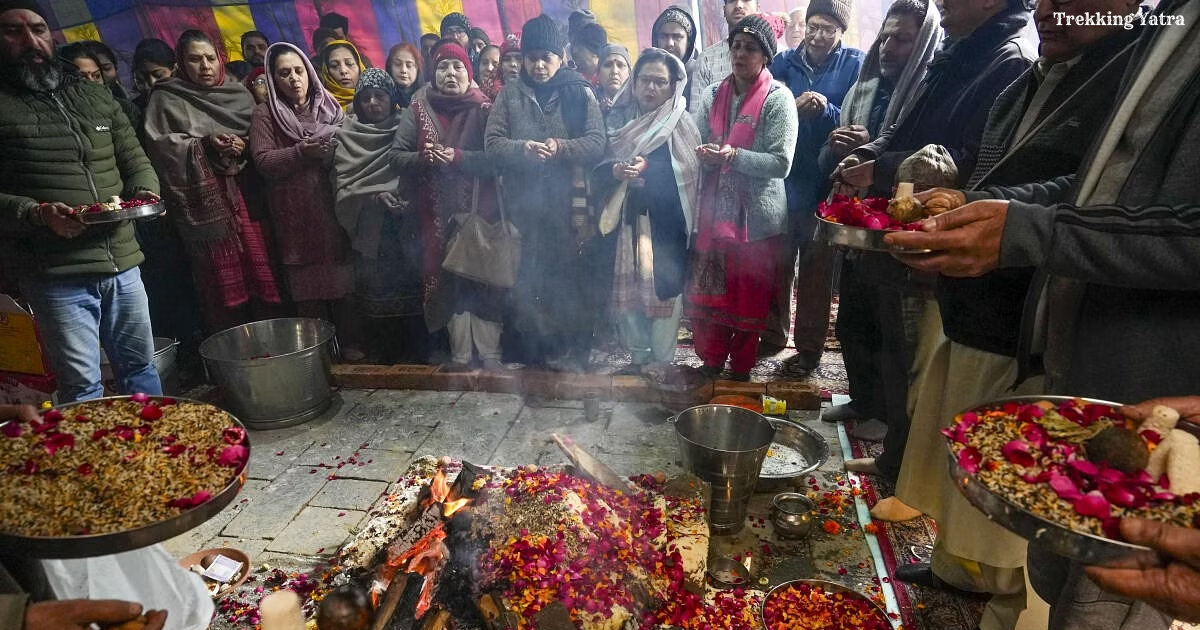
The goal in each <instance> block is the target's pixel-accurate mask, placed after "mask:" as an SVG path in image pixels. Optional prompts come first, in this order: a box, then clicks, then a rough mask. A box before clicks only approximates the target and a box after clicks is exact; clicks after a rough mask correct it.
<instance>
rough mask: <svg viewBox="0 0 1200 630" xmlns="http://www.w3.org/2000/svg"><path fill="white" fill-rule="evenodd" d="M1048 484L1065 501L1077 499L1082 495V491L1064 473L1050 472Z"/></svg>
mask: <svg viewBox="0 0 1200 630" xmlns="http://www.w3.org/2000/svg"><path fill="white" fill-rule="evenodd" d="M1049 484H1050V488H1051V489H1053V490H1054V492H1055V494H1057V495H1058V496H1059V497H1061V498H1063V499H1064V500H1066V501H1077V500H1078V499H1079V498H1080V497H1082V496H1083V493H1081V492H1080V491H1079V486H1077V485H1075V482H1074V481H1072V480H1071V478H1070V477H1068V476H1066V475H1060V474H1057V473H1051V475H1050V481H1049Z"/></svg>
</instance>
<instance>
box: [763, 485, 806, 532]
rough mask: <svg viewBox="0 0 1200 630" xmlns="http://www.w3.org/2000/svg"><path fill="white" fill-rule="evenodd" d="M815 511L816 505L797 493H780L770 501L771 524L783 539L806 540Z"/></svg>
mask: <svg viewBox="0 0 1200 630" xmlns="http://www.w3.org/2000/svg"><path fill="white" fill-rule="evenodd" d="M816 511H817V504H816V503H813V500H812V499H810V498H808V497H807V496H806V495H803V494H800V493H799V492H780V493H779V494H777V495H775V498H773V499H771V522H772V523H773V524H774V525H775V533H776V534H777V535H778V536H780V537H783V538H807V537H808V535H809V534H811V533H812V528H813V517H814V515H815V514H816Z"/></svg>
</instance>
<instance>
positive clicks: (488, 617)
mask: <svg viewBox="0 0 1200 630" xmlns="http://www.w3.org/2000/svg"><path fill="white" fill-rule="evenodd" d="M479 612H480V614H482V615H483V620H484V621H485V622H487V626H488V630H505V628H516V627H518V625H519V623H518V622H519V621H520V618H518V617H517V615H516V614H515V613H513V612H512V611H511V610H509V609H508V607H507V606H505V605H504V600H503V599H502V598H501V596H500V593H484V594H483V596H482V597H480V598H479Z"/></svg>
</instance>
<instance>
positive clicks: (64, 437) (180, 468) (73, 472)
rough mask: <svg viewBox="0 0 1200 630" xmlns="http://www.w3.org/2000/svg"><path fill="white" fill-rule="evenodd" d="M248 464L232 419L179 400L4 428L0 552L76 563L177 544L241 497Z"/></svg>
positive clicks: (60, 411) (124, 404)
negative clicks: (176, 539)
mask: <svg viewBox="0 0 1200 630" xmlns="http://www.w3.org/2000/svg"><path fill="white" fill-rule="evenodd" d="M249 457H250V442H249V439H248V438H247V436H246V430H245V428H244V427H243V426H242V424H241V422H239V421H238V420H237V418H234V417H233V416H232V415H230V414H229V413H227V412H225V411H223V410H221V409H220V408H218V407H214V406H212V405H209V404H206V403H201V402H198V401H193V400H188V399H183V398H169V397H162V396H158V397H155V396H145V395H134V396H120V397H113V398H101V399H97V400H91V401H86V402H80V403H73V404H69V405H62V406H59V407H54V408H52V409H48V410H46V411H45V412H43V413H42V414H41V416H40V417H38V418H37V419H36V420H34V421H32V422H19V421H15V420H13V421H9V422H5V423H3V424H0V465H2V466H3V467H4V474H3V475H0V494H2V495H3V496H4V497H5V510H3V511H0V553H4V554H9V555H15V556H21V557H30V558H82V557H88V556H96V555H107V554H112V553H118V552H122V551H128V550H130V549H137V548H140V547H145V546H147V545H151V544H154V543H157V542H160V541H163V540H166V539H168V538H171V537H174V536H177V535H179V534H181V533H183V532H185V531H187V530H189V529H192V528H193V527H196V526H197V525H200V524H201V523H203V522H205V521H207V520H208V519H209V518H211V517H212V516H213V515H215V514H216V513H217V512H219V511H220V510H221V509H222V508H224V507H225V506H226V505H228V504H229V503H230V501H232V500H233V498H234V497H235V496H237V493H238V491H239V490H240V489H241V487H242V484H243V483H244V482H245V471H246V463H247V461H248V460H249Z"/></svg>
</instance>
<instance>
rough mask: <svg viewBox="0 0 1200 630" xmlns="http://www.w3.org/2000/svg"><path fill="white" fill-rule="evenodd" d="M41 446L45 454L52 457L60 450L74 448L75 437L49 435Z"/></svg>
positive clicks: (59, 434)
mask: <svg viewBox="0 0 1200 630" xmlns="http://www.w3.org/2000/svg"><path fill="white" fill-rule="evenodd" d="M42 446H43V447H44V448H45V449H46V452H47V453H50V454H51V455H53V454H54V453H55V452H56V451H58V450H59V449H61V448H65V449H72V448H75V436H74V435H71V434H70V433H51V434H49V435H47V436H46V439H45V441H43V442H42Z"/></svg>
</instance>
